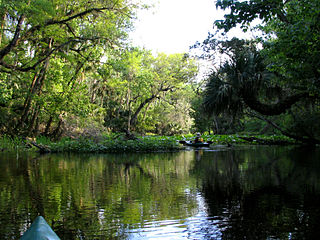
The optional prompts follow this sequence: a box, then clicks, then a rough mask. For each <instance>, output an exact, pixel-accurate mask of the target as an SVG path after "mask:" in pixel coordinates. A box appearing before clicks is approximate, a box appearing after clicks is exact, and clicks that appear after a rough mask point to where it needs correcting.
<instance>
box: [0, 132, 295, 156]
mask: <svg viewBox="0 0 320 240" xmlns="http://www.w3.org/2000/svg"><path fill="white" fill-rule="evenodd" d="M202 137H203V139H204V141H212V142H213V145H215V144H227V145H234V144H250V145H252V144H254V145H256V144H264V145H289V144H294V143H295V142H294V141H293V140H291V139H289V138H287V137H285V136H278V135H272V136H265V135H255V136H251V135H250V136H249V135H238V134H236V135H203V136H202ZM193 138H194V135H192V134H188V135H178V136H139V137H137V138H136V139H134V140H127V139H125V138H124V137H123V136H121V135H116V134H110V135H104V136H101V137H99V138H77V139H71V138H62V139H61V140H59V141H51V140H50V139H48V138H45V137H39V138H36V139H22V138H19V137H15V138H12V137H8V136H0V151H2V152H7V151H8V152H9V151H41V152H86V153H108V152H156V151H178V150H181V149H183V148H184V147H183V146H182V145H181V144H179V142H178V141H179V140H192V139H193Z"/></svg>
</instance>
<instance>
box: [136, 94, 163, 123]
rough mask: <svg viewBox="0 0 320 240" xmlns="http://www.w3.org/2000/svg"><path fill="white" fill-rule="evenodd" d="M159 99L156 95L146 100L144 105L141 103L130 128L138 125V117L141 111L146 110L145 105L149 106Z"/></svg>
mask: <svg viewBox="0 0 320 240" xmlns="http://www.w3.org/2000/svg"><path fill="white" fill-rule="evenodd" d="M155 98H157V96H156V95H152V96H151V97H149V98H147V99H145V100H144V101H143V102H142V103H140V105H139V107H138V108H137V110H136V111H135V112H134V114H133V115H132V116H131V119H130V126H131V127H132V126H135V125H136V123H137V119H138V115H139V113H140V112H141V110H142V109H143V108H144V106H145V105H147V104H148V103H150V102H152V100H153V99H155Z"/></svg>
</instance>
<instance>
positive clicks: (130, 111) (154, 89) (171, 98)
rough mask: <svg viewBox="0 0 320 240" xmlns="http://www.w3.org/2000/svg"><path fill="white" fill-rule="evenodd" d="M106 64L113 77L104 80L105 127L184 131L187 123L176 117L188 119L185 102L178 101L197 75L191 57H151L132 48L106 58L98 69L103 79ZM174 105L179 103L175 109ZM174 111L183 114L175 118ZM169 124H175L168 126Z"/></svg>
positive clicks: (178, 55) (167, 131) (161, 55)
mask: <svg viewBox="0 0 320 240" xmlns="http://www.w3.org/2000/svg"><path fill="white" fill-rule="evenodd" d="M110 66H112V67H113V76H114V78H113V79H110V80H109V81H106V82H105V84H106V85H105V86H106V87H105V91H106V92H108V94H105V97H104V100H103V106H104V108H105V109H106V111H107V114H106V118H105V125H106V126H108V127H111V128H112V129H114V130H118V131H119V130H123V129H127V130H129V131H130V130H139V131H142V132H143V131H146V130H149V131H153V132H158V133H160V132H161V133H167V134H168V133H169V134H170V133H171V134H172V133H174V132H179V131H187V130H188V128H189V126H188V127H183V125H185V122H183V121H181V120H178V119H177V118H182V119H184V120H187V119H188V118H189V116H188V113H189V110H188V107H186V106H188V101H185V102H184V103H182V102H181V101H183V99H184V97H182V96H183V95H185V93H184V92H186V91H187V83H190V82H191V81H192V79H193V78H194V77H195V75H196V74H197V70H198V68H197V64H196V62H195V61H194V60H193V59H191V58H190V57H188V56H187V55H185V54H173V55H169V56H167V55H165V54H161V53H160V54H158V55H156V56H154V55H152V54H151V52H150V51H147V50H143V49H135V48H133V49H130V50H129V51H126V52H124V53H123V54H122V55H121V58H119V59H116V60H114V59H110V60H109V61H107V62H106V63H105V65H104V66H102V68H101V69H100V71H101V78H104V79H107V78H106V76H107V75H108V74H109V73H110V72H109V71H106V68H109V67H110ZM103 69H104V70H103ZM115 83H117V84H115ZM178 94H180V96H179V95H178ZM178 105H181V106H179V108H178ZM175 108H176V109H175ZM169 109H170V110H169ZM181 109H184V110H183V111H181ZM173 112H174V113H175V115H176V117H174V116H173V115H172V114H171V113H173ZM178 112H179V113H180V115H182V116H183V117H178V116H177V114H178ZM119 119H121V120H120V121H119ZM171 120H173V122H171ZM187 121H188V120H187ZM190 121H191V120H189V122H190ZM170 124H173V125H175V124H178V125H177V126H176V127H173V125H172V127H169V125H170ZM189 125H190V124H189ZM165 129H167V130H165Z"/></svg>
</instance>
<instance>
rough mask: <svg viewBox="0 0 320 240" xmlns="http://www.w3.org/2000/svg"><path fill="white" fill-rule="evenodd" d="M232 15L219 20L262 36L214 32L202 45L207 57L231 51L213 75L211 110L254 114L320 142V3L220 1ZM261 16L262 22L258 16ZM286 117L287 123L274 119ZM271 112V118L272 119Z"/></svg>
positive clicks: (222, 26)
mask: <svg viewBox="0 0 320 240" xmlns="http://www.w3.org/2000/svg"><path fill="white" fill-rule="evenodd" d="M216 6H217V8H221V9H223V10H225V11H226V12H227V13H226V14H225V16H224V19H223V20H217V21H215V26H216V27H217V29H218V30H220V31H223V32H224V33H228V32H229V31H230V29H232V28H234V27H236V26H239V25H240V27H241V28H242V29H243V30H245V31H248V30H250V29H251V30H255V31H257V30H259V31H260V35H259V38H256V39H254V40H251V41H245V40H237V39H232V40H219V39H217V38H216V36H217V35H215V34H211V35H209V37H208V39H206V40H205V41H204V42H203V43H202V45H201V46H202V47H203V49H204V51H205V52H206V53H207V55H209V56H211V57H212V54H219V53H225V54H226V55H227V58H226V60H225V61H224V62H223V63H222V64H221V65H220V67H218V70H217V71H214V72H213V73H212V74H211V76H210V77H209V79H208V83H207V86H206V90H205V92H204V96H205V98H204V105H205V107H206V109H207V112H208V113H210V114H212V113H215V114H219V113H221V112H229V113H232V114H233V115H237V114H238V113H244V112H246V113H248V110H249V112H250V114H251V115H254V116H259V118H261V119H265V120H266V121H268V122H269V123H272V125H273V126H275V127H276V128H277V129H279V130H280V131H281V132H282V133H284V134H286V135H288V136H291V137H294V138H296V139H297V140H300V141H304V142H308V143H318V142H319V136H320V135H319V133H320V132H319V129H318V127H316V126H315V124H311V125H310V122H311V119H312V121H314V120H315V119H318V120H319V116H320V115H319V113H320V112H319V99H320V88H319V87H320V75H319V74H320V65H319V64H320V59H319V51H320V41H319V36H320V32H319V30H320V28H319V26H320V24H319V23H320V17H319V16H320V15H319V13H320V3H319V1H316V0H312V1H295V0H290V1H280V0H271V1H261V0H251V1H231V0H230V1H228V0H226V1H217V3H216ZM256 19H259V20H260V22H259V24H256V25H254V26H252V25H253V24H255V23H256V22H255V20H256ZM278 115H281V116H282V117H281V118H282V120H284V119H286V120H285V121H283V122H282V124H283V125H282V126H280V125H278V124H275V123H274V122H272V121H271V120H270V116H278ZM268 116H269V118H268Z"/></svg>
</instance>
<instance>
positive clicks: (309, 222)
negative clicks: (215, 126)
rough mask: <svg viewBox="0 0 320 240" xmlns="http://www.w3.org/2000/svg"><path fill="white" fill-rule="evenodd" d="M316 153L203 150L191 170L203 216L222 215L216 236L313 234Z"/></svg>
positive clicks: (317, 215)
mask: <svg viewBox="0 0 320 240" xmlns="http://www.w3.org/2000/svg"><path fill="white" fill-rule="evenodd" d="M319 153H320V152H319V149H302V148H293V149H290V150H289V149H287V148H270V147H258V148H257V149H255V150H252V151H242V150H239V151H227V152H219V153H217V154H215V155H214V156H212V155H211V154H207V155H204V156H203V157H202V159H201V161H198V162H197V165H196V166H195V168H194V170H193V171H194V174H195V175H197V176H201V179H202V181H203V182H202V185H201V186H202V189H201V191H202V192H203V196H204V198H205V201H206V203H207V206H208V215H209V216H219V217H220V218H221V219H222V221H221V222H220V223H219V227H220V229H221V238H222V239H317V238H318V236H319V233H320V229H319V227H318V223H319V220H320V210H319V208H318V207H317V206H318V205H319V203H320V162H319V160H320V158H319V157H320V154H319ZM208 162H214V163H213V164H211V165H210V164H209V163H208ZM208 166H210V167H209V168H208ZM212 239H214V238H212Z"/></svg>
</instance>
